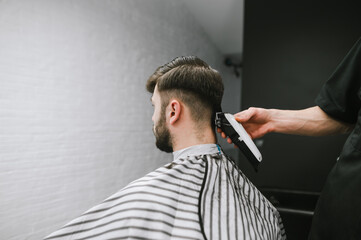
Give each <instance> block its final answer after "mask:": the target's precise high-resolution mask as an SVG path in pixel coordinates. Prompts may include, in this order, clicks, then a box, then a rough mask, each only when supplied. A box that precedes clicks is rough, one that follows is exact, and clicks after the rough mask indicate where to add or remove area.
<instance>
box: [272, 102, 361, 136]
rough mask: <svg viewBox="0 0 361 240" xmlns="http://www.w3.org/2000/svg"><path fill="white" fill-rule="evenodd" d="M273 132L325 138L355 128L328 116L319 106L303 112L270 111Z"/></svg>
mask: <svg viewBox="0 0 361 240" xmlns="http://www.w3.org/2000/svg"><path fill="white" fill-rule="evenodd" d="M269 111H270V114H271V116H272V117H271V121H272V123H273V124H272V125H273V128H272V130H271V131H272V132H279V133H286V134H296V135H307V136H324V135H332V134H342V133H347V132H349V131H350V130H351V129H352V128H353V127H354V126H353V125H351V124H347V123H343V122H340V121H337V120H335V119H333V118H331V117H330V116H328V115H327V114H326V113H325V112H324V111H322V109H321V108H319V107H318V106H316V107H311V108H307V109H303V110H296V111H292V110H277V109H270V110H269Z"/></svg>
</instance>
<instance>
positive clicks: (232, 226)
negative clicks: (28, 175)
mask: <svg viewBox="0 0 361 240" xmlns="http://www.w3.org/2000/svg"><path fill="white" fill-rule="evenodd" d="M285 238H286V237H285V233H284V230H283V225H282V222H281V219H280V217H279V214H278V212H277V210H276V209H275V208H274V207H273V206H272V205H271V204H270V203H269V202H268V200H267V199H266V198H265V197H264V196H263V195H262V194H261V193H260V192H259V191H258V190H257V189H256V187H255V186H254V185H253V184H252V183H251V182H250V181H249V180H248V179H247V178H246V177H245V176H244V175H243V173H242V172H240V171H239V170H238V169H237V167H236V166H235V165H234V163H233V162H232V161H231V160H230V159H228V158H227V157H226V156H225V155H224V154H223V153H222V152H221V151H220V150H219V148H218V146H217V145H216V144H205V145H198V146H193V147H190V148H187V149H184V150H180V151H178V152H175V153H174V160H173V162H171V163H169V164H167V165H165V166H164V167H161V168H159V169H157V170H156V171H154V172H151V173H149V174H148V175H146V176H145V177H143V178H140V179H138V180H136V181H134V182H132V183H130V184H129V185H128V186H127V187H125V188H123V189H122V190H120V191H119V192H117V193H116V194H114V195H112V196H111V197H109V198H108V199H106V200H105V201H104V202H102V203H101V204H99V205H97V206H95V207H93V208H92V209H90V210H89V211H87V212H86V213H84V214H83V215H82V216H81V217H79V218H77V219H75V220H73V221H71V222H70V223H69V224H67V225H65V226H64V227H63V228H62V229H60V230H58V231H56V232H54V233H52V234H51V235H49V236H48V237H46V239H157V240H158V239H267V240H271V239H285Z"/></svg>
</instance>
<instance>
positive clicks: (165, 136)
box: [153, 114, 173, 153]
mask: <svg viewBox="0 0 361 240" xmlns="http://www.w3.org/2000/svg"><path fill="white" fill-rule="evenodd" d="M153 133H154V136H155V140H156V141H155V145H156V146H157V148H158V149H159V150H161V151H163V152H167V153H171V152H173V146H172V137H171V135H170V132H169V129H168V127H167V125H166V124H165V114H162V117H161V119H159V121H158V123H157V124H156V125H155V126H154V127H153Z"/></svg>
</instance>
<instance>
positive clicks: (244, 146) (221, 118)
mask: <svg viewBox="0 0 361 240" xmlns="http://www.w3.org/2000/svg"><path fill="white" fill-rule="evenodd" d="M215 123H216V126H217V127H219V128H220V129H222V131H223V132H224V133H225V134H226V135H227V136H228V137H229V138H230V139H231V140H232V142H233V143H234V144H236V145H237V147H238V148H239V149H240V150H241V152H242V153H243V154H244V155H245V157H246V158H247V159H248V161H249V162H250V163H251V164H252V166H253V168H254V169H255V171H257V170H258V165H259V164H260V162H261V161H262V155H261V153H260V152H259V150H258V148H257V147H256V145H255V144H254V142H253V141H252V139H251V138H250V137H249V135H248V133H247V132H246V130H244V128H243V126H242V125H241V124H240V123H238V122H237V121H236V120H235V119H234V117H233V115H232V114H230V113H223V112H217V113H216V120H215Z"/></svg>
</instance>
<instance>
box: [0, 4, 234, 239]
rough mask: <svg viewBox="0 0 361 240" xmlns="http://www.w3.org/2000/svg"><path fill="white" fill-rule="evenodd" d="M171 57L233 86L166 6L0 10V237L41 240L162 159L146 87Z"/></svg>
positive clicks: (183, 16) (203, 38)
mask: <svg viewBox="0 0 361 240" xmlns="http://www.w3.org/2000/svg"><path fill="white" fill-rule="evenodd" d="M180 55H197V56H199V57H201V58H202V59H204V60H205V61H207V62H208V63H209V64H210V65H212V66H213V67H214V68H216V69H218V70H220V72H221V73H222V74H223V75H224V76H225V80H226V84H227V81H228V82H230V81H234V78H233V75H232V74H231V73H230V72H227V71H228V70H229V69H227V68H225V67H223V63H222V61H223V57H222V56H221V54H220V52H219V51H218V50H217V49H216V48H215V46H214V45H213V44H212V43H211V41H210V40H209V38H208V37H207V35H206V34H205V33H204V32H203V30H202V29H201V28H200V27H199V25H198V24H197V23H196V22H195V21H194V18H193V17H192V15H191V14H190V13H189V11H188V10H187V8H185V7H184V6H183V4H182V3H181V2H179V1H177V0H147V1H146V0H119V1H116V0H113V1H104V0H98V1H95V0H76V1H75V0H74V1H70V0H43V1H33V0H31V1H30V0H23V1H0V239H11V240H13V239H29V240H30V239H41V238H42V237H44V236H45V235H47V234H49V233H50V232H52V231H54V230H56V229H58V228H59V227H61V226H62V225H63V224H65V223H67V222H68V221H69V220H71V219H73V218H74V217H76V216H78V215H79V214H81V213H82V212H84V211H85V210H87V209H88V208H90V207H91V206H93V205H95V204H97V203H99V202H100V201H102V200H103V199H105V198H106V197H107V196H109V195H110V194H112V193H114V192H115V191H117V190H118V189H120V188H121V187H123V186H124V185H126V184H127V183H129V182H130V181H132V180H134V179H136V178H139V177H141V176H143V175H144V174H146V173H147V172H150V171H152V170H153V169H155V168H157V167H159V166H161V165H163V164H165V163H166V162H168V161H170V159H171V155H167V154H164V153H161V152H160V151H159V150H157V149H156V148H155V145H154V137H153V133H152V131H151V128H152V121H151V116H152V107H151V105H150V94H149V93H147V92H146V90H145V81H146V79H147V77H148V76H149V75H150V74H151V73H152V72H153V71H154V70H155V68H156V67H158V66H159V65H161V64H164V63H166V62H168V61H170V60H171V59H173V58H174V57H176V56H180ZM237 84H238V83H236V85H237ZM232 98H233V97H232ZM237 99H238V100H237V104H238V103H239V96H238V97H237ZM235 102H236V101H235Z"/></svg>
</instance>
